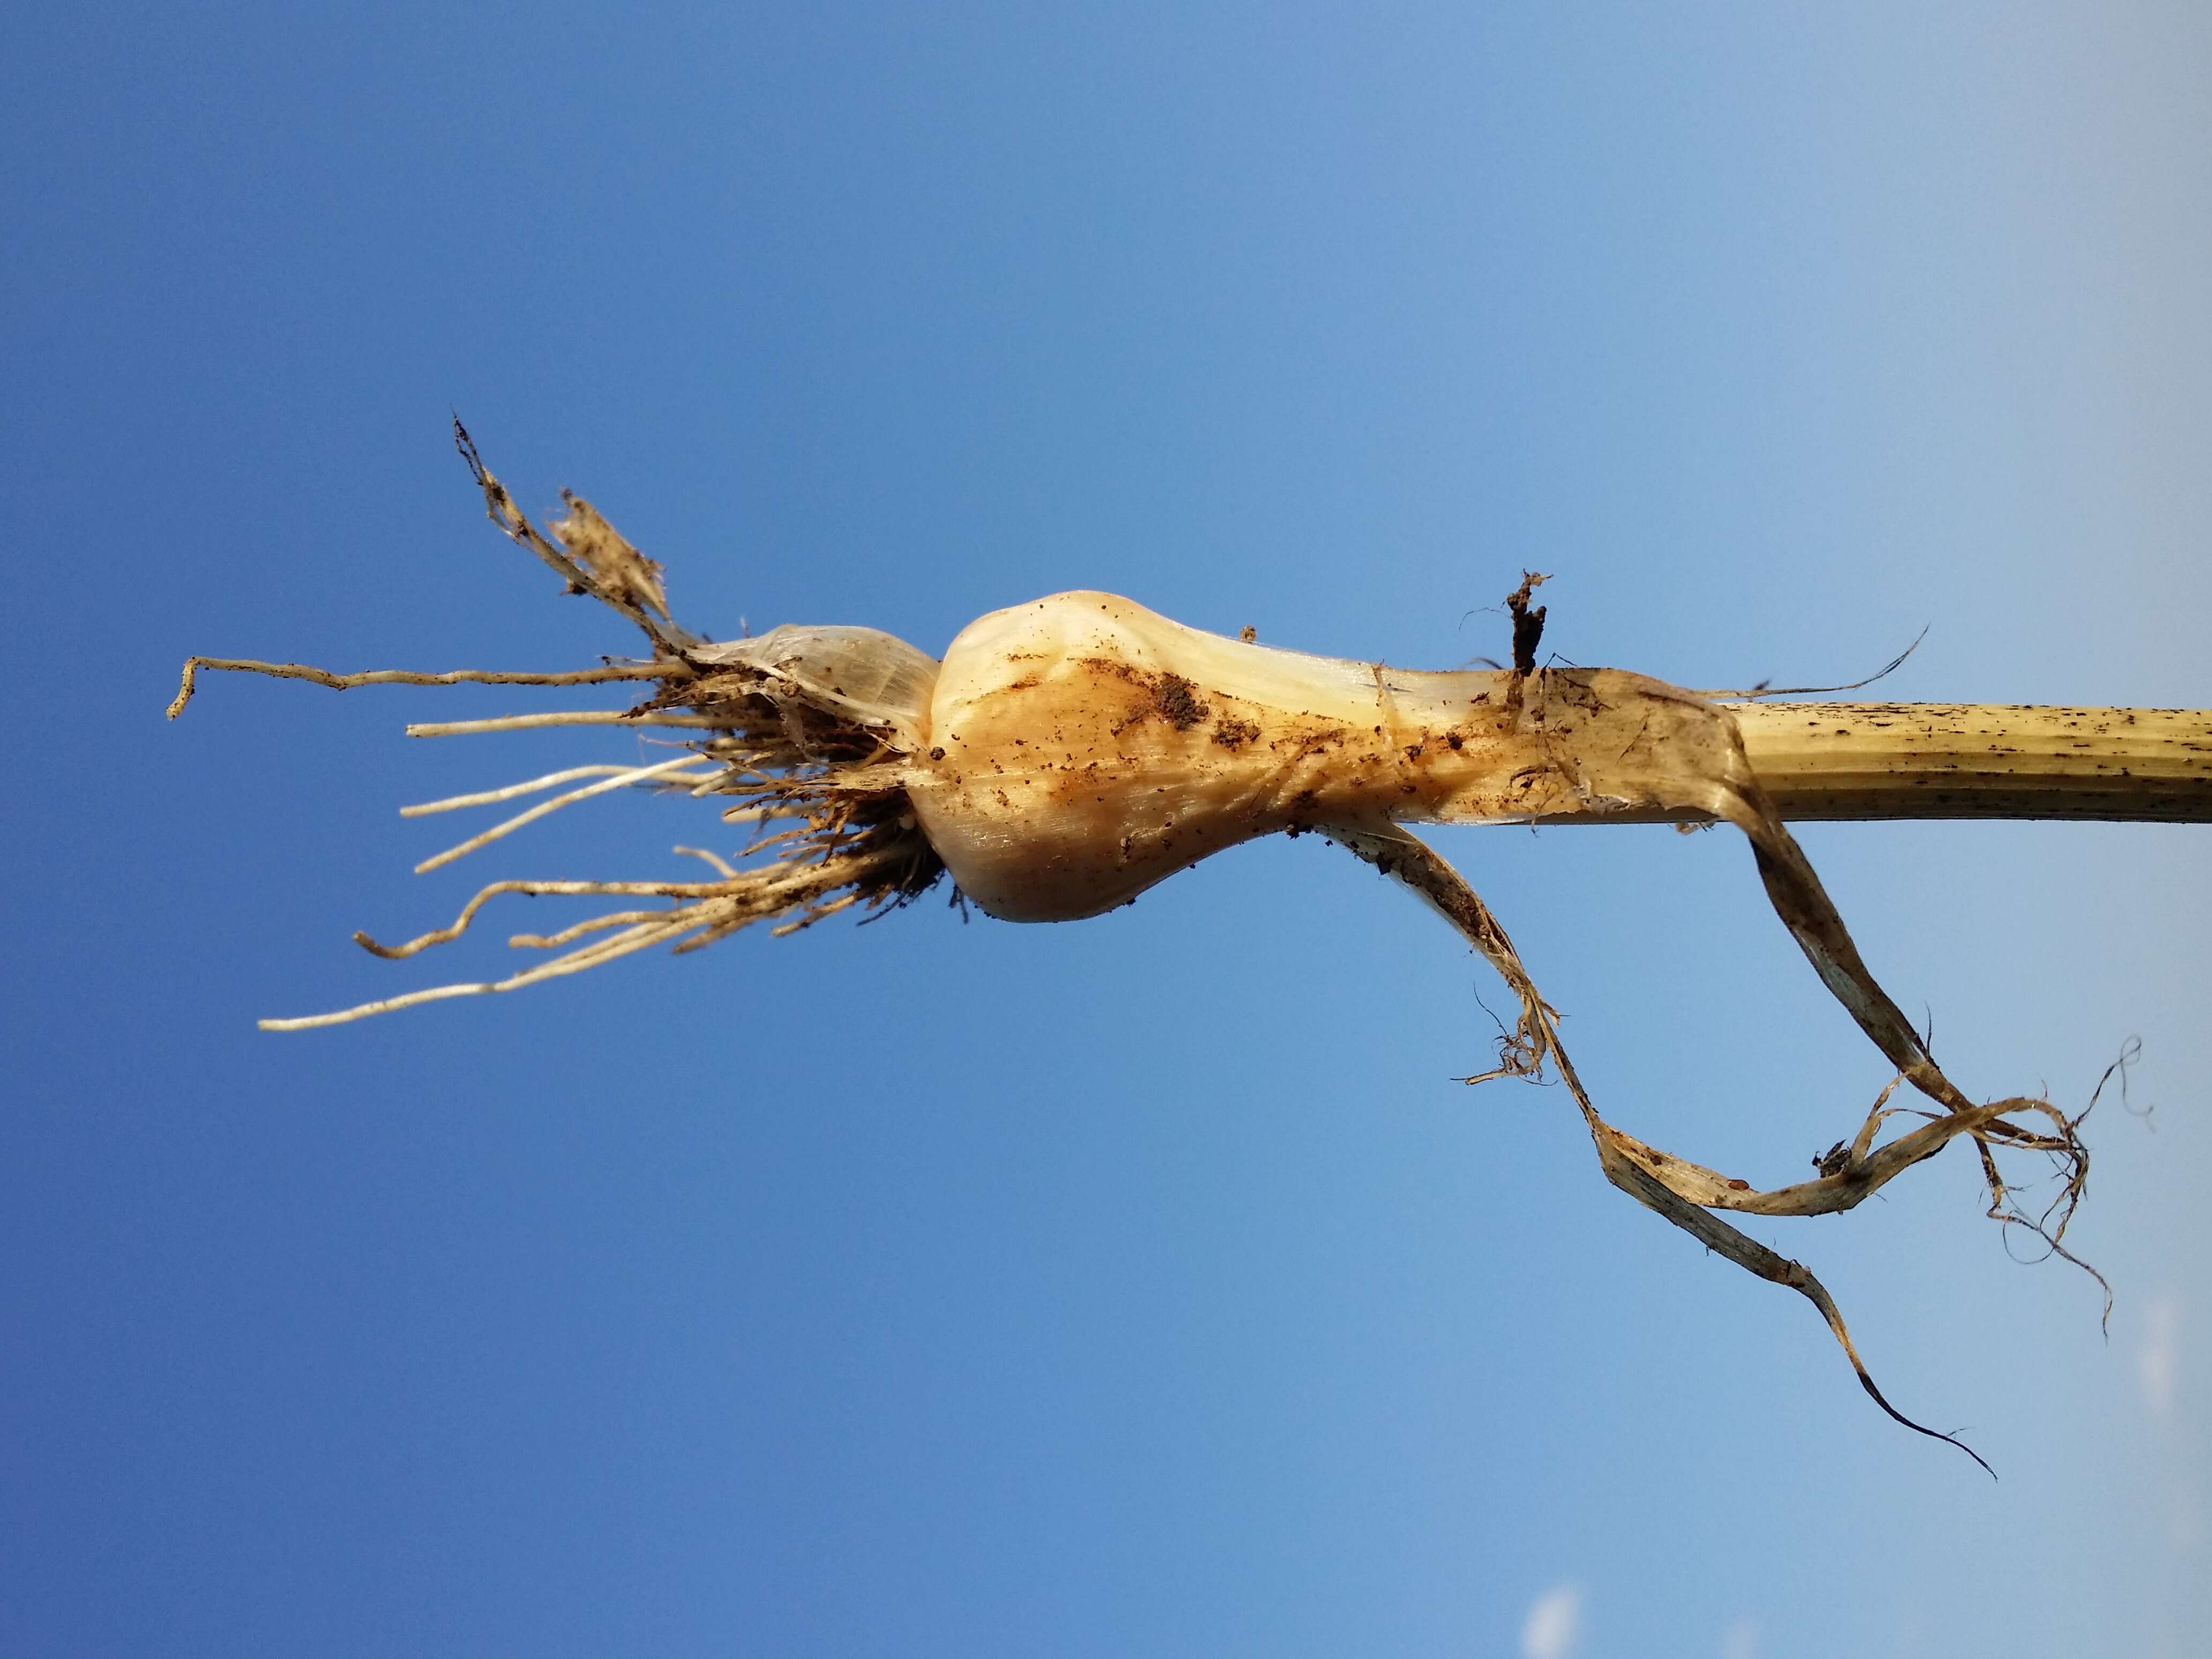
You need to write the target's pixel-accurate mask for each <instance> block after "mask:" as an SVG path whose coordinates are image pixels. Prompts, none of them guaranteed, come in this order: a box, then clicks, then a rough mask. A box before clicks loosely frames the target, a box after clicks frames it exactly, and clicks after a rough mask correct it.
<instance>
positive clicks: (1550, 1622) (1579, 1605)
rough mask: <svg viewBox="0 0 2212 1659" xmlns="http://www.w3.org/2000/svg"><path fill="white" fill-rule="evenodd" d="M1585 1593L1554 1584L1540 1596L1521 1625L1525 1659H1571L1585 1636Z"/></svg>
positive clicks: (1565, 1585)
mask: <svg viewBox="0 0 2212 1659" xmlns="http://www.w3.org/2000/svg"><path fill="white" fill-rule="evenodd" d="M1582 1626H1583V1593H1582V1591H1581V1590H1580V1589H1577V1588H1576V1587H1575V1586H1574V1585H1572V1584H1554V1585H1553V1586H1552V1588H1551V1589H1547V1590H1546V1591H1545V1592H1544V1593H1543V1594H1542V1595H1540V1596H1538V1597H1537V1598H1536V1600H1535V1601H1534V1603H1533V1604H1532V1605H1531V1606H1530V1607H1529V1608H1528V1617H1527V1618H1526V1619H1524V1620H1522V1621H1521V1652H1522V1659H1568V1656H1570V1655H1571V1654H1572V1653H1573V1652H1574V1650H1575V1643H1576V1640H1577V1638H1579V1637H1580V1636H1581V1635H1582Z"/></svg>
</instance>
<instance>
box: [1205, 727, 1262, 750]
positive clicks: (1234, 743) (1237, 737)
mask: <svg viewBox="0 0 2212 1659" xmlns="http://www.w3.org/2000/svg"><path fill="white" fill-rule="evenodd" d="M1259 735H1260V728H1259V727H1258V726H1255V725H1254V724H1253V723H1252V722H1251V721H1250V720H1221V721H1219V722H1218V723H1217V724H1216V725H1215V726H1214V728H1213V740H1214V742H1216V743H1218V744H1220V745H1221V746H1222V747H1223V748H1224V749H1241V748H1243V746H1244V745H1245V744H1248V743H1250V742H1251V741H1253V739H1255V738H1257V737H1258V736H1259Z"/></svg>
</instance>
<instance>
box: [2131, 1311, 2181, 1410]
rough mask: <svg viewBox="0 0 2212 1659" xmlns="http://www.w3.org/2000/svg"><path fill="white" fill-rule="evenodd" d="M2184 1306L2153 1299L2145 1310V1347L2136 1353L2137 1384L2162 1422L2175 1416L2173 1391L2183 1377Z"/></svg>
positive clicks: (2143, 1339)
mask: <svg viewBox="0 0 2212 1659" xmlns="http://www.w3.org/2000/svg"><path fill="white" fill-rule="evenodd" d="M2180 1347H2181V1304H2180V1303H2179V1301H2177V1300H2176V1299H2175V1298H2173V1297H2170V1296H2160V1297H2153V1298H2152V1299H2151V1300H2150V1302H2149V1303H2148V1304H2146V1305H2145V1306H2144V1308H2143V1336H2142V1346H2140V1347H2138V1348H2137V1349H2136V1382H2137V1383H2140V1384H2142V1394H2143V1399H2144V1401H2146V1402H2147V1403H2148V1405H2149V1407H2150V1408H2151V1413H2152V1414H2153V1415H2154V1416H2155V1417H2157V1418H2158V1419H2159V1420H2160V1422H2166V1421H2170V1420H2171V1419H2172V1416H2173V1390H2174V1386H2175V1384H2176V1383H2178V1382H2179V1380H2180V1373H2181V1353H2180Z"/></svg>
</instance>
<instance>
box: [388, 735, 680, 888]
mask: <svg viewBox="0 0 2212 1659" xmlns="http://www.w3.org/2000/svg"><path fill="white" fill-rule="evenodd" d="M698 759H699V757H697V756H696V755H694V754H691V753H690V752H688V751H687V752H685V753H684V754H681V755H678V756H677V757H675V758H674V759H673V760H665V761H659V762H656V763H653V765H651V766H634V767H631V768H629V769H628V770H626V771H618V772H617V773H616V774H615V775H613V776H612V777H611V778H604V779H602V780H600V781H599V782H598V783H592V784H586V785H585V786H584V787H582V788H581V789H571V790H570V791H568V793H567V794H565V795H556V796H555V797H554V798H553V799H551V800H547V801H540V802H538V805H535V806H533V807H532V808H530V809H529V810H528V811H523V812H517V813H516V814H515V815H514V816H513V817H511V818H509V819H507V821H506V822H505V823H495V824H494V825H493V826H492V827H491V828H490V829H487V830H485V831H483V834H481V835H476V836H470V837H469V838H468V839H467V840H466V841H465V842H461V843H460V844H459V846H456V847H448V848H447V849H446V850H445V851H444V852H442V853H440V854H435V856H433V857H430V858H427V859H424V860H422V863H420V864H418V865H416V866H415V873H416V875H418V876H422V875H428V873H429V872H431V871H433V870H436V869H439V868H441V866H445V865H448V864H451V863H452V862H453V860H455V859H459V858H465V857H467V856H468V855H469V854H471V853H473V852H475V851H477V849H478V848H483V847H489V846H490V845H491V843H492V842H495V841H498V840H501V838H503V837H505V836H511V835H513V833H514V832H515V831H516V830H518V829H521V828H522V827H523V826H524V825H525V824H529V823H536V822H537V821H538V819H540V818H542V817H546V816H547V815H548V814H550V813H553V812H557V811H560V810H561V809H562V807H564V806H568V805H573V804H574V803H575V802H577V801H580V800H589V799H591V798H592V796H594V795H604V794H606V793H609V792H610V791H611V790H616V789H626V788H628V787H629V786H630V785H632V784H635V783H644V782H647V781H650V780H652V779H654V778H663V777H669V776H670V775H673V774H677V773H678V772H679V771H681V769H684V768H685V767H689V766H692V765H695V764H696V763H697V761H698ZM681 781H683V782H685V783H691V782H696V781H697V780H696V778H694V777H693V776H692V775H690V774H688V773H685V774H684V775H683V776H682V779H681Z"/></svg>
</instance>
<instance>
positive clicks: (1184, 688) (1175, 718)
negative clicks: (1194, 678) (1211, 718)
mask: <svg viewBox="0 0 2212 1659" xmlns="http://www.w3.org/2000/svg"><path fill="white" fill-rule="evenodd" d="M1152 707H1153V708H1157V709H1158V710H1159V714H1160V718H1161V719H1162V720H1165V721H1166V722H1167V723H1168V724H1169V725H1170V726H1173V727H1175V729H1176V731H1178V732H1188V731H1189V730H1190V728H1191V727H1192V726H1195V725H1197V724H1198V723H1199V722H1200V720H1204V719H1205V718H1206V714H1208V713H1209V712H1210V711H1209V710H1208V709H1207V708H1206V705H1205V704H1204V703H1202V702H1200V701H1199V700H1198V692H1197V690H1196V688H1194V686H1193V685H1192V684H1191V683H1190V682H1189V681H1188V680H1187V679H1185V678H1183V677H1182V675H1180V674H1163V675H1161V676H1160V683H1159V684H1158V685H1157V686H1155V687H1153V688H1152Z"/></svg>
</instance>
